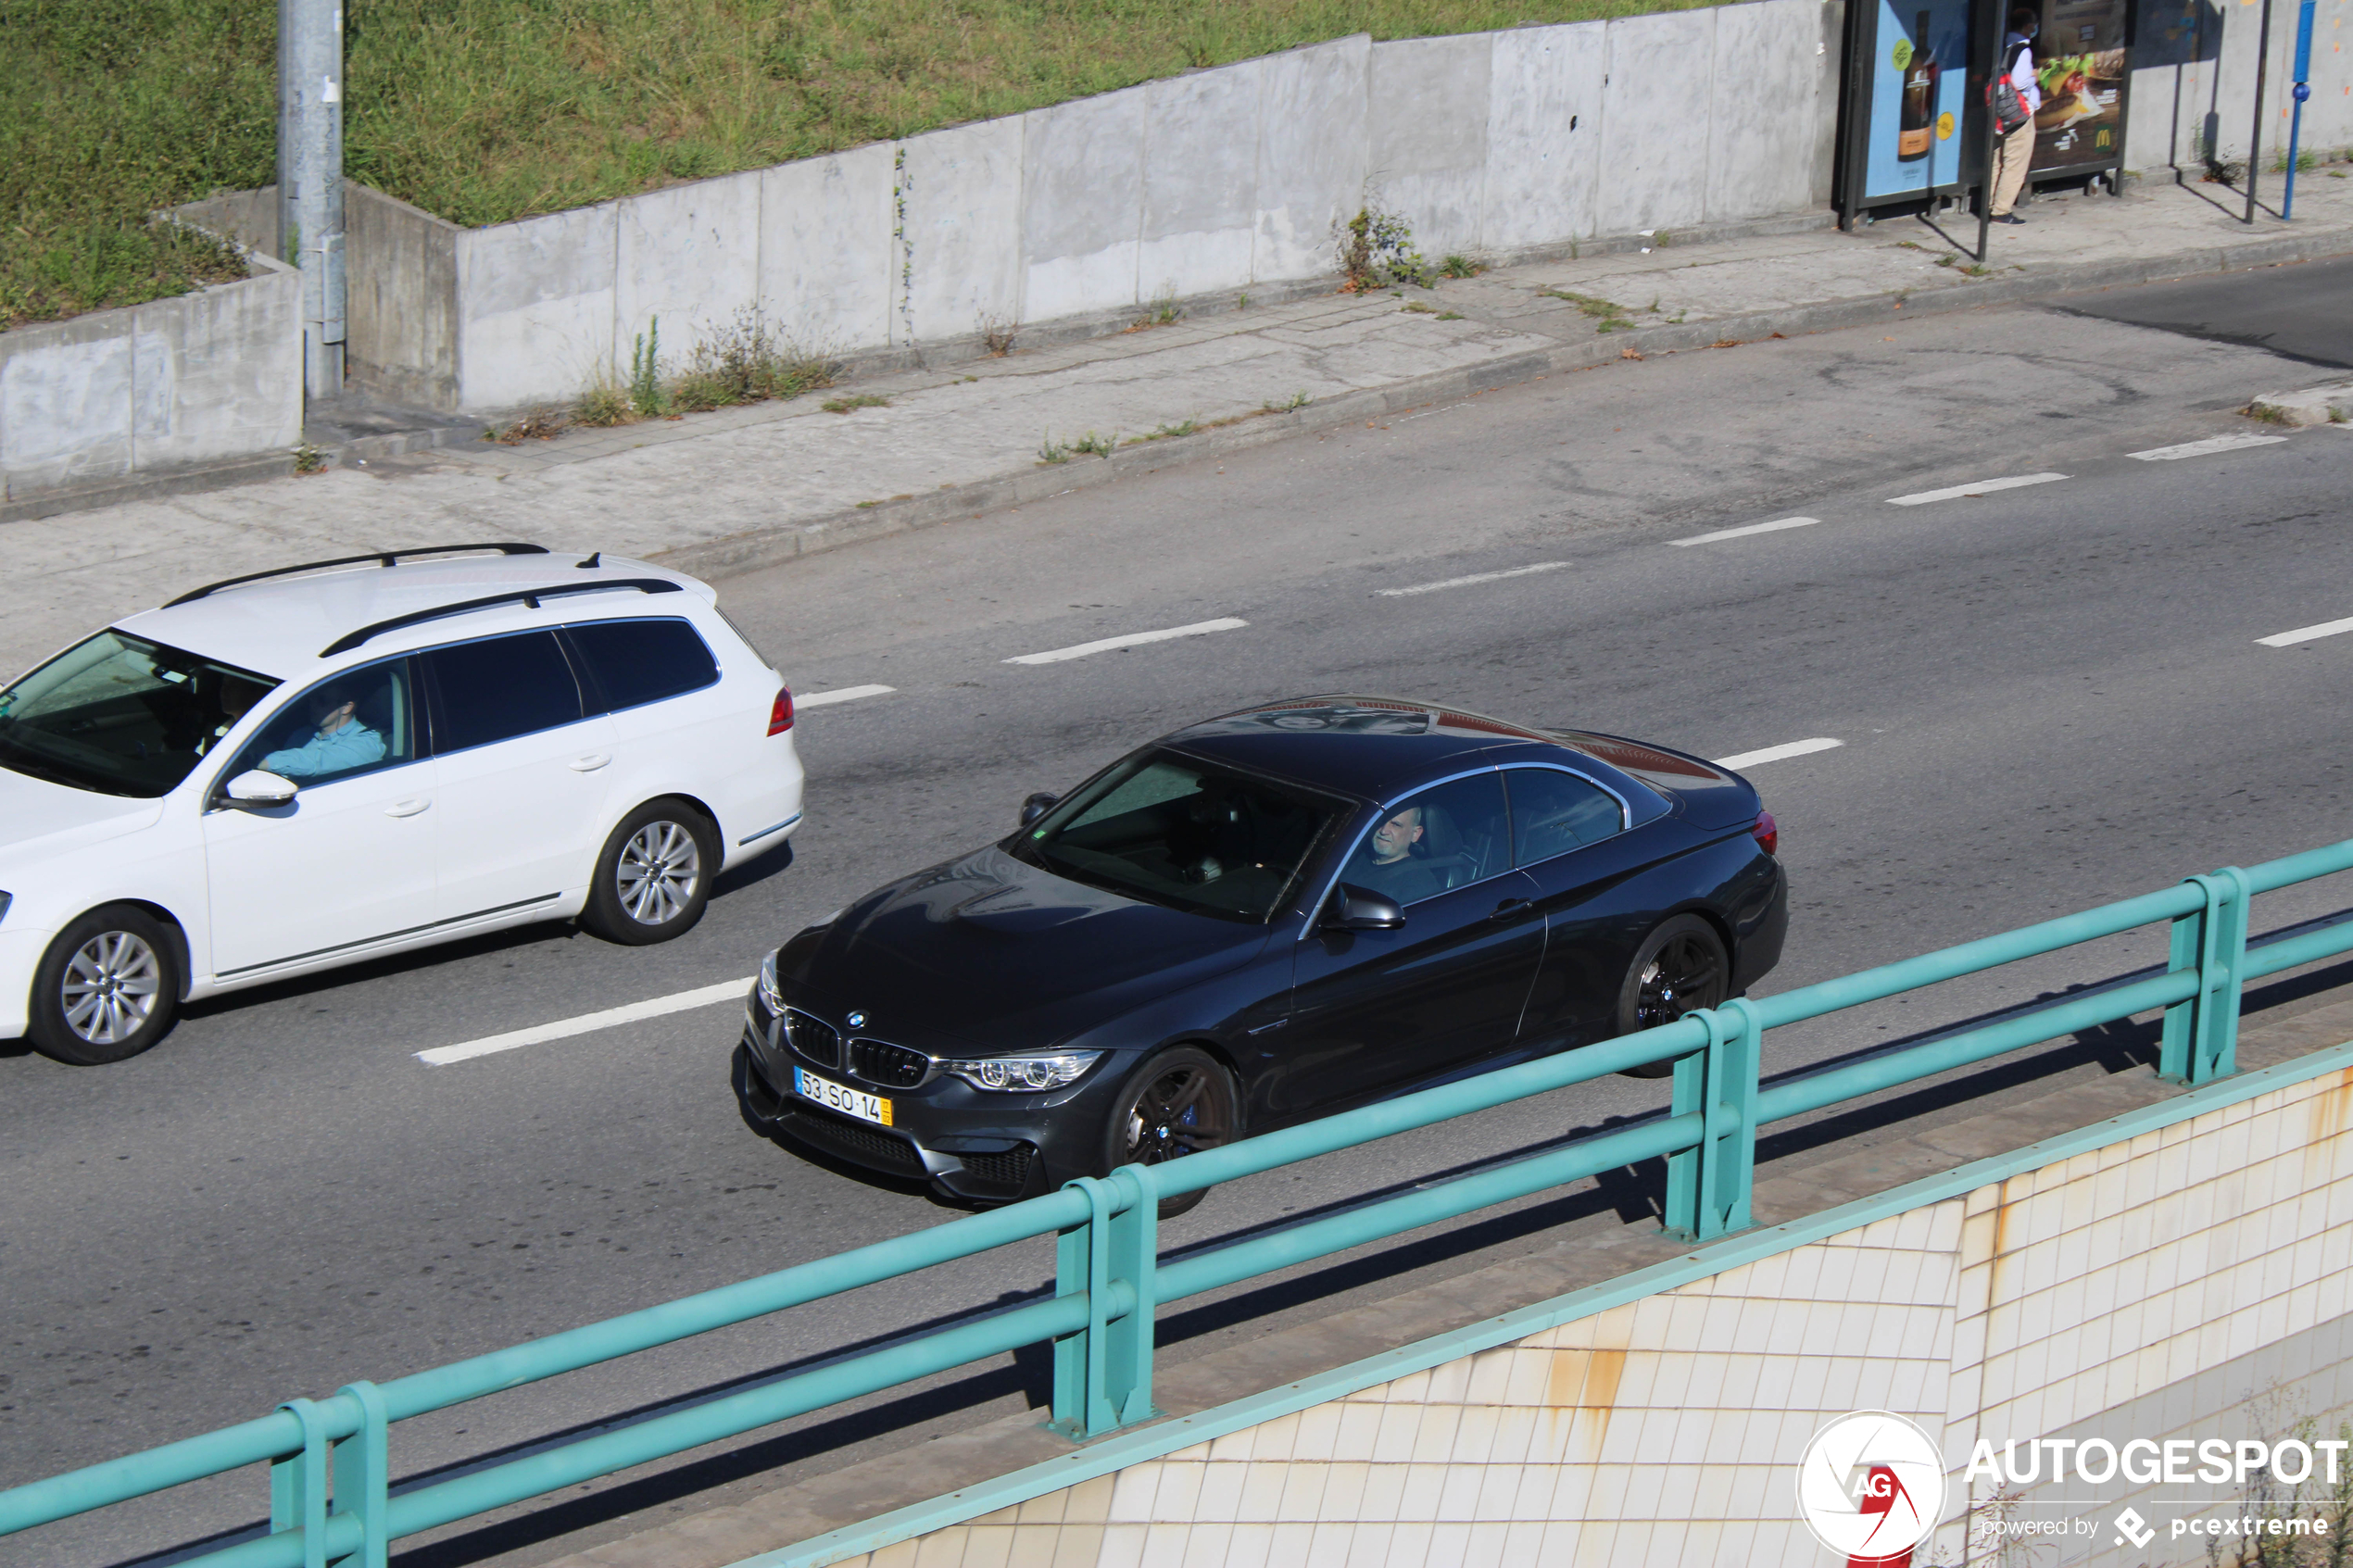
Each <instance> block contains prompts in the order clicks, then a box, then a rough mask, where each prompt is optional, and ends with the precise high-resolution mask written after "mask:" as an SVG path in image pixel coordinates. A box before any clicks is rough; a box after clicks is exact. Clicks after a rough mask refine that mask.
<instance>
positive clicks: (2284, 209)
mask: <svg viewBox="0 0 2353 1568" xmlns="http://www.w3.org/2000/svg"><path fill="white" fill-rule="evenodd" d="M2289 74H2290V75H2292V76H2293V77H2295V78H2296V112H2295V113H2294V114H2292V115H2290V116H2289V117H2288V122H2287V189H2286V191H2285V192H2284V194H2282V195H2281V197H2280V221H2282V222H2283V223H2284V222H2286V221H2287V220H2288V215H2289V214H2291V213H2293V212H2294V211H2295V210H2296V146H2297V144H2298V143H2300V142H2301V141H2302V140H2303V139H2304V104H2305V100H2307V99H2309V97H2311V95H2312V0H2304V3H2303V4H2302V5H2300V6H2297V7H2296V69H2294V70H2293V71H2291V72H2290V73H2289Z"/></svg>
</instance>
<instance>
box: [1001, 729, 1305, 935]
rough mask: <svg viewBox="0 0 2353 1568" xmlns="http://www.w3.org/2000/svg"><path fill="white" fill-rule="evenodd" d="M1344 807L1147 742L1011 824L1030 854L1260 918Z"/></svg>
mask: <svg viewBox="0 0 2353 1568" xmlns="http://www.w3.org/2000/svg"><path fill="white" fill-rule="evenodd" d="M1344 810H1345V808H1344V807H1343V806H1341V805H1340V803H1339V802H1337V801H1327V800H1324V799H1321V798H1319V797H1315V796H1310V795H1307V794H1305V793H1304V792H1293V791H1290V790H1287V789H1284V788H1281V787H1279V786H1277V785H1276V784H1270V783H1266V782H1265V781H1262V780H1258V779H1253V778H1249V777H1245V776H1243V775H1241V774H1239V773H1228V772H1225V771H1221V770H1218V769H1215V768H1211V767H1208V766H1206V765H1204V764H1202V763H1200V762H1195V761H1193V760H1191V759H1189V758H1184V757H1179V756H1176V755H1174V754H1173V753H1169V752H1148V753H1146V754H1144V755H1143V756H1140V757H1136V758H1131V759H1128V760H1127V761H1126V762H1123V763H1121V764H1120V765H1119V766H1117V767H1115V768H1114V769H1113V770H1112V771H1109V772H1108V773H1105V774H1103V775H1102V776H1101V778H1099V779H1097V780H1095V781H1094V783H1092V784H1088V785H1087V786H1085V787H1084V788H1082V789H1080V790H1079V791H1078V792H1077V793H1076V794H1075V795H1073V796H1072V797H1070V798H1069V799H1068V800H1065V801H1063V803H1062V804H1061V805H1059V806H1057V807H1055V808H1054V809H1053V810H1052V811H1051V813H1049V814H1048V816H1047V817H1046V819H1045V821H1043V822H1039V823H1038V826H1037V827H1035V828H1034V829H1032V830H1031V831H1029V832H1028V833H1026V834H1023V835H1022V837H1021V838H1020V839H1019V840H1018V841H1017V843H1018V847H1017V848H1016V850H1015V853H1016V854H1017V855H1018V856H1019V857H1020V858H1021V859H1025V860H1027V861H1029V862H1030V863H1031V864H1033V865H1038V866H1043V867H1045V868H1046V869H1047V870H1048V871H1051V872H1056V873H1058V874H1060V875H1063V876H1066V877H1068V878H1070V879H1071V880H1072V881H1073V882H1083V883H1085V884H1088V886H1090V887H1101V888H1104V889H1107V890H1109V891H1111V892H1114V893H1124V894H1126V895H1127V896H1128V897H1132V898H1143V899H1147V900H1149V901H1151V902H1152V903H1155V904H1167V905H1172V906H1174V907H1175V908H1176V909H1189V910H1191V911H1193V912H1194V913H1196V914H1204V915H1215V916H1218V917H1219V918H1221V919H1225V920H1239V921H1251V922H1265V920H1266V919H1267V918H1268V917H1269V916H1270V915H1271V914H1273V912H1274V911H1275V910H1276V909H1277V908H1279V907H1280V906H1281V904H1282V901H1283V898H1284V897H1285V895H1287V894H1288V893H1289V892H1290V887H1291V884H1292V883H1294V882H1295V881H1296V880H1297V879H1298V877H1299V874H1300V872H1301V871H1302V868H1303V867H1304V866H1305V865H1306V864H1307V860H1308V858H1309V857H1310V856H1311V855H1312V854H1313V853H1314V852H1315V846H1316V844H1317V843H1318V841H1319V840H1320V839H1321V838H1322V837H1323V835H1324V834H1325V833H1326V831H1327V830H1328V829H1329V828H1330V827H1331V825H1332V823H1333V822H1334V821H1335V820H1337V819H1338V818H1339V817H1340V815H1342V814H1343V812H1344Z"/></svg>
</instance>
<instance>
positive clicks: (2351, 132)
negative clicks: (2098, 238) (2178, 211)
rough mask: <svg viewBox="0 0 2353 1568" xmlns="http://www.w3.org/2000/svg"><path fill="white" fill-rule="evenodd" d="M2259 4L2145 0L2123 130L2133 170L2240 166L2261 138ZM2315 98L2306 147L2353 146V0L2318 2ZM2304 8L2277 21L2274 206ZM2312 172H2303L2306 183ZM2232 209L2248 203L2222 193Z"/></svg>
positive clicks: (2264, 177)
mask: <svg viewBox="0 0 2353 1568" xmlns="http://www.w3.org/2000/svg"><path fill="white" fill-rule="evenodd" d="M2260 21H2261V7H2260V6H2253V5H2249V4H2247V3H2246V0H2142V4H2141V6H2140V10H2139V15H2138V19H2137V21H2136V31H2135V32H2134V35H2133V59H2134V61H2135V67H2134V69H2133V86H2132V106H2131V110H2130V113H2129V114H2128V115H2127V116H2126V123H2125V127H2124V161H2125V165H2126V167H2127V168H2131V169H2140V170H2142V171H2144V172H2145V173H2146V172H2153V171H2157V170H2160V169H2162V170H2166V171H2167V172H2169V173H2170V172H2171V169H2173V168H2180V169H2183V170H2185V171H2186V172H2187V174H2188V176H2189V177H2190V178H2192V179H2196V178H2197V177H2198V176H2199V175H2200V174H2202V173H2203V171H2204V168H2205V165H2204V159H2205V157H2206V156H2207V155H2208V153H2209V152H2210V153H2212V154H2213V155H2214V156H2215V157H2221V158H2222V159H2225V160H2227V161H2230V162H2239V161H2241V160H2244V159H2245V158H2246V150H2247V146H2248V144H2249V142H2250V140H2251V139H2252V137H2253V135H2254V118H2255V56H2256V45H2257V42H2258V39H2259V35H2260V28H2259V22H2260ZM2312 40H2313V42H2312V76H2313V88H2312V96H2311V98H2310V100H2309V102H2307V103H2306V105H2305V106H2304V128H2303V140H2302V145H2303V146H2304V147H2305V148H2306V149H2308V150H2314V151H2318V152H2320V153H2322V154H2323V155H2324V156H2325V155H2326V154H2329V153H2332V152H2338V151H2341V150H2343V149H2346V148H2348V147H2353V0H2318V4H2317V6H2316V7H2315V13H2314V17H2313V29H2312ZM2295 52H2296V6H2293V5H2281V6H2276V7H2275V8H2274V11H2273V15H2272V19H2271V58H2270V60H2269V62H2268V63H2269V67H2270V71H2269V80H2268V82H2267V84H2266V87H2265V90H2264V109H2263V144H2262V150H2261V156H2260V158H2259V163H2260V168H2261V182H2260V183H2259V186H2258V188H2257V194H2259V195H2265V194H2267V192H2268V202H2267V205H2269V206H2271V207H2277V206H2278V199H2279V194H2280V185H2279V179H2280V177H2279V175H2278V174H2276V173H2274V172H2273V171H2272V170H2273V166H2274V165H2275V164H2277V163H2278V162H2279V160H2280V158H2281V156H2282V155H2283V154H2284V153H2285V152H2286V150H2287V137H2288V119H2289V111H2290V110H2291V109H2292V108H2293V107H2294V105H2293V104H2292V103H2291V101H2290V100H2289V97H2288V89H2289V84H2290V80H2291V79H2290V77H2289V74H2288V73H2289V71H2290V69H2292V68H2293V66H2294V64H2295ZM2305 177H2309V176H2302V177H2299V178H2305ZM2214 195H2215V198H2216V199H2217V200H2218V201H2220V202H2221V203H2223V204H2224V205H2225V206H2226V207H2232V208H2233V210H2240V209H2243V207H2244V204H2245V198H2244V197H2243V196H2239V195H2236V194H2233V193H2232V192H2231V191H2228V190H2223V189H2220V188H2216V189H2215V190H2214Z"/></svg>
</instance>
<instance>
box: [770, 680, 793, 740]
mask: <svg viewBox="0 0 2353 1568" xmlns="http://www.w3.org/2000/svg"><path fill="white" fill-rule="evenodd" d="M791 728H792V689H791V688H790V687H788V686H778V687H777V688H776V700H775V702H774V704H773V705H771V706H770V708H769V709H768V733H769V734H772V735H781V734H784V733H785V732H786V730H789V729H791Z"/></svg>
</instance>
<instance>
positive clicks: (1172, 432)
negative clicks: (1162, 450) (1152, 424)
mask: <svg viewBox="0 0 2353 1568" xmlns="http://www.w3.org/2000/svg"><path fill="white" fill-rule="evenodd" d="M1200 428H1201V426H1199V425H1197V424H1195V423H1194V422H1193V421H1192V420H1181V421H1179V422H1178V423H1176V424H1173V425H1165V424H1164V425H1162V426H1161V427H1159V428H1158V429H1157V430H1152V431H1149V432H1147V433H1144V434H1142V435H1131V436H1129V437H1128V438H1127V445H1130V446H1141V445H1143V444H1144V443H1145V442H1147V441H1172V440H1175V439H1176V437H1178V436H1180V435H1190V434H1192V433H1193V432H1195V431H1197V430H1199V429H1200Z"/></svg>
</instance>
